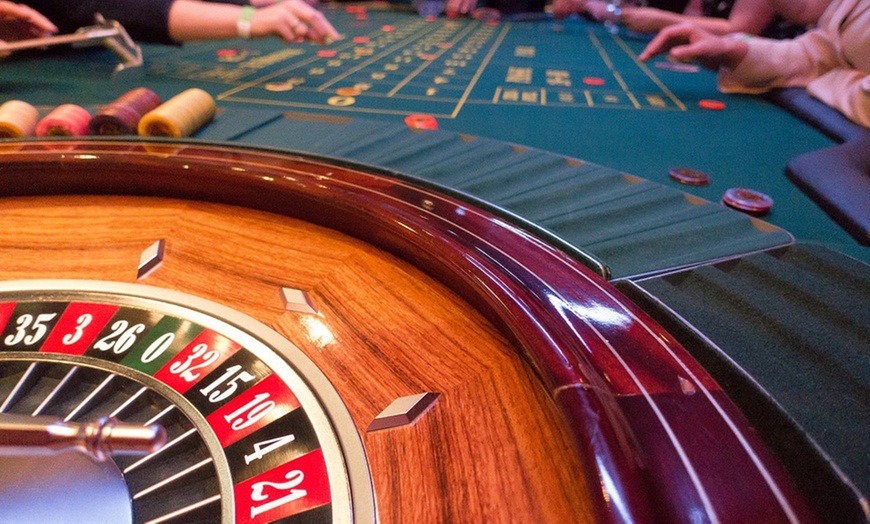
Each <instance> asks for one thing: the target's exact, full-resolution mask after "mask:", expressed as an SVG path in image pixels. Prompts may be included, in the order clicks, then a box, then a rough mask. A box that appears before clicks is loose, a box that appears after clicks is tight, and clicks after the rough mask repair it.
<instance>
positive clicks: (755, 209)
mask: <svg viewBox="0 0 870 524" xmlns="http://www.w3.org/2000/svg"><path fill="white" fill-rule="evenodd" d="M722 203H723V204H725V205H726V206H728V207H732V208H734V209H737V210H739V211H743V212H745V213H749V214H750V215H759V216H760V215H766V214H767V213H769V212H770V210H771V209H772V208H773V199H772V198H770V197H769V196H768V195H765V194H764V193H761V192H759V191H755V190H754V189H745V188H742V187H732V188H731V189H729V190H728V191H726V192H725V195H723V196H722Z"/></svg>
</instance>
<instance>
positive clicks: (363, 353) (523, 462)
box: [0, 140, 811, 523]
mask: <svg viewBox="0 0 870 524" xmlns="http://www.w3.org/2000/svg"><path fill="white" fill-rule="evenodd" d="M4 147H6V149H4V150H3V155H2V164H3V172H4V177H3V180H2V191H0V199H2V200H0V202H2V215H3V222H4V225H5V227H4V228H3V232H2V234H0V255H2V256H0V260H2V262H0V277H2V280H3V281H4V282H3V283H2V285H0V325H2V326H3V330H4V331H3V332H2V339H0V342H2V347H0V402H2V406H0V414H3V415H4V416H5V415H17V416H22V415H24V416H30V417H37V416H52V417H57V418H59V419H62V420H64V421H69V422H82V423H85V422H90V421H93V420H97V419H99V418H101V417H106V416H110V417H115V418H117V419H119V420H122V421H124V422H126V423H138V424H146V425H147V424H160V425H161V426H163V427H164V429H165V431H166V433H167V443H166V445H165V446H163V447H162V448H161V449H160V450H158V451H155V452H153V453H151V454H149V455H146V456H144V457H127V456H116V457H115V458H114V460H111V461H107V462H106V463H103V464H102V465H97V466H94V464H93V463H92V462H91V461H88V460H81V459H80V457H79V458H70V457H69V456H67V455H62V457H64V458H57V457H53V458H51V459H45V458H42V457H26V458H23V459H22V458H20V457H4V458H3V460H4V461H6V465H5V466H4V469H7V470H8V471H12V472H17V473H16V474H15V475H13V476H11V477H10V478H15V479H19V480H17V481H16V480H12V481H9V482H7V483H6V484H4V485H0V487H2V488H3V489H2V491H3V492H4V493H6V495H5V496H6V497H7V498H8V499H9V500H13V499H14V500H15V501H17V502H16V503H17V504H18V506H15V507H19V506H20V507H22V508H23V509H21V510H20V511H22V512H25V511H29V512H31V513H27V515H31V514H38V515H47V517H44V518H48V519H51V518H52V516H57V515H61V514H65V513H70V512H73V509H72V506H75V505H76V504H73V503H70V504H69V505H68V506H65V505H64V503H63V501H65V500H68V499H76V500H78V501H79V502H78V504H77V506H79V509H77V510H75V511H78V513H77V514H81V513H82V512H85V513H86V512H87V511H91V510H88V509H87V507H88V505H87V504H84V503H83V501H85V500H98V501H102V502H104V504H103V506H104V507H105V508H109V507H112V508H118V509H117V510H112V511H113V512H112V513H110V514H111V515H112V516H113V517H112V520H114V521H123V522H143V523H144V522H150V523H158V522H198V521H201V522H258V523H259V522H409V521H420V522H457V521H487V522H517V521H522V522H531V521H536V520H538V521H543V522H567V521H593V520H595V521H604V522H620V521H632V520H638V521H656V520H661V519H666V520H670V521H682V520H686V519H701V520H707V521H732V520H733V521H736V520H739V519H745V518H748V517H753V518H763V519H764V520H765V521H768V522H776V521H793V520H794V519H795V517H796V515H802V516H803V515H811V511H810V510H809V509H807V507H806V503H805V502H804V500H803V499H802V497H801V496H800V495H799V494H798V493H797V491H796V489H795V488H794V486H793V485H792V483H791V481H790V479H789V478H788V475H787V474H786V473H785V472H784V470H783V469H782V468H781V466H779V465H778V463H777V462H776V460H775V459H773V458H772V456H771V455H770V453H769V452H768V451H766V449H765V447H764V445H763V444H761V443H760V441H758V439H757V438H756V437H755V436H754V435H753V433H752V431H751V429H750V428H749V427H748V424H747V422H746V421H745V419H743V418H742V416H741V414H740V413H739V411H738V410H737V409H736V408H735V407H734V406H733V405H732V404H730V402H729V401H728V399H727V397H726V396H725V395H724V393H723V392H722V391H721V389H720V388H719V386H718V385H717V384H716V383H715V381H713V380H712V379H711V378H710V377H709V375H707V373H706V372H705V371H704V369H703V368H702V367H701V366H700V365H699V364H697V363H696V362H695V361H694V360H693V359H692V358H691V357H690V356H689V355H688V353H686V352H685V350H684V349H683V348H681V347H680V346H679V344H677V343H676V342H675V341H674V339H673V338H672V337H671V336H670V335H668V333H667V332H665V331H664V330H663V329H662V328H661V327H659V326H657V325H656V324H655V323H654V322H653V321H652V320H651V319H649V318H648V317H647V316H646V315H645V314H644V313H643V311H641V310H640V309H639V308H637V307H636V306H634V305H633V304H632V303H630V302H629V301H628V300H627V299H625V298H624V297H622V295H620V294H619V293H618V292H617V291H616V290H615V288H613V287H611V286H610V285H609V284H608V283H607V282H605V281H604V280H603V279H601V278H600V277H599V276H598V275H596V274H595V273H593V272H592V271H591V270H589V269H587V268H586V267H584V266H583V265H582V264H580V263H579V262H578V261H577V260H575V259H573V258H571V257H569V256H567V255H565V254H564V253H562V252H561V251H559V250H558V249H555V248H554V247H552V246H550V245H548V244H547V243H545V242H543V241H541V240H539V239H538V238H536V237H535V236H533V235H532V234H530V233H529V232H527V231H526V230H525V229H523V228H521V227H519V226H518V225H517V224H515V223H514V222H512V221H511V220H510V217H509V216H504V215H501V214H499V213H496V212H494V210H491V209H488V206H487V204H485V203H483V202H475V201H473V199H470V198H467V197H462V196H461V195H456V194H452V192H451V191H449V190H447V189H444V188H439V187H435V186H432V185H431V184H426V183H422V182H420V181H417V180H413V179H410V178H408V177H405V176H403V175H399V174H396V173H390V172H385V171H382V170H379V169H376V168H368V167H365V166H358V165H353V164H349V163H347V162H344V161H341V160H336V159H329V158H322V157H314V156H310V155H300V154H295V153H287V152H281V151H270V150H262V149H247V148H239V147H232V146H227V145H212V144H206V143H185V142H164V141H156V140H155V141H150V140H142V141H126V140H88V141H74V140H73V141H63V140H58V141H41V142H19V143H16V144H14V145H10V146H4ZM46 460H49V461H51V460H53V461H55V462H45V461H46ZM51 464H56V465H58V467H51V466H50V465H51ZM22 472H38V473H37V474H36V475H35V476H36V478H37V481H36V482H34V483H33V485H34V486H42V487H43V490H44V492H43V495H48V496H41V495H40V493H39V489H35V491H34V489H24V487H23V486H24V485H25V484H26V483H25V482H24V481H23V480H21V479H22V478H24V477H27V476H28V475H26V474H24V473H22ZM76 479H78V480H76ZM723 486H725V488H723ZM734 486H739V489H738V488H735V487H734ZM76 487H78V488H80V489H78V491H77V490H76V489H74V488H76ZM91 491H93V493H90V492H91ZM74 492H75V493H80V494H78V495H69V496H66V497H64V496H62V494H69V493H74ZM52 501H54V503H52ZM7 507H12V503H11V502H10V506H7ZM82 507H84V508H86V509H81V508H82ZM16 511H17V510H16ZM106 511H109V510H108V509H107V510H106ZM114 511H116V512H114ZM22 514H24V513H22ZM19 515H21V514H16V515H15V516H19ZM92 516H93V514H92Z"/></svg>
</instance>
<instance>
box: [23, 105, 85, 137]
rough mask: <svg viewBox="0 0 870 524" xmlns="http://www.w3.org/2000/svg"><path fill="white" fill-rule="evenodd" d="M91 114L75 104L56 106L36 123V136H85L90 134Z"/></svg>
mask: <svg viewBox="0 0 870 524" xmlns="http://www.w3.org/2000/svg"><path fill="white" fill-rule="evenodd" d="M90 121H91V114H90V113H88V110H87V109H85V108H83V107H81V106H77V105H75V104H63V105H60V106H57V107H56V108H54V109H53V110H52V111H51V112H50V113H49V114H48V115H46V116H45V117H43V118H42V120H40V121H39V123H38V124H36V136H83V135H86V134H88V124H89V123H90Z"/></svg>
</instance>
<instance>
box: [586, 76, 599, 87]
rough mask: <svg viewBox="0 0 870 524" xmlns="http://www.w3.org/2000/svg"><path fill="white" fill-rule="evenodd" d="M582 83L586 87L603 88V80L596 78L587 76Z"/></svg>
mask: <svg viewBox="0 0 870 524" xmlns="http://www.w3.org/2000/svg"><path fill="white" fill-rule="evenodd" d="M583 83H584V84H586V85H588V86H603V85H604V79H603V78H599V77H597V76H587V77H586V78H584V79H583Z"/></svg>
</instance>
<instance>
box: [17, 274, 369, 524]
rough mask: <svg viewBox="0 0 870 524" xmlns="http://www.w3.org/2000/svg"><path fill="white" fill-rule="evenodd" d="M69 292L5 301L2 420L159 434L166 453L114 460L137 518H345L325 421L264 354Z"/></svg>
mask: <svg viewBox="0 0 870 524" xmlns="http://www.w3.org/2000/svg"><path fill="white" fill-rule="evenodd" d="M64 295H65V296H69V294H68V293H67V292H65V291H64ZM78 295H80V296H76V292H73V296H72V300H56V299H52V298H50V297H46V296H45V295H34V294H32V293H27V292H23V293H18V294H12V295H9V294H8V293H7V294H6V295H5V296H0V326H2V335H0V403H2V404H0V412H3V413H14V414H28V415H52V416H56V417H61V418H64V419H65V420H91V419H95V418H99V417H101V416H112V417H116V418H117V419H119V420H123V421H129V422H138V423H146V424H153V423H157V424H162V425H165V428H166V430H167V433H168V435H169V441H168V444H167V445H166V446H165V447H164V448H163V449H162V450H160V451H158V452H156V453H154V454H152V455H148V456H146V457H145V458H144V459H139V460H134V458H129V457H120V458H119V459H118V463H119V464H118V465H119V467H120V469H121V470H122V471H123V473H124V476H125V481H126V482H127V485H128V489H129V491H130V497H131V500H132V504H133V515H134V519H135V522H166V521H169V522H173V521H178V522H183V521H185V519H189V518H192V517H194V516H195V517H196V518H200V519H201V518H205V519H206V520H212V521H215V522H217V521H221V522H232V521H235V522H249V523H266V522H274V521H277V520H281V519H285V518H288V517H294V516H296V517H298V518H302V519H303V521H306V522H320V521H332V519H333V518H338V519H339V520H341V519H343V518H345V517H347V515H346V512H347V511H349V509H348V508H349V507H350V502H349V501H348V500H344V499H345V498H346V497H347V495H345V494H346V493H348V491H349V490H348V485H347V484H348V482H349V481H348V480H347V475H346V473H345V472H344V469H345V466H344V459H343V458H342V455H343V454H344V453H345V450H343V449H337V447H336V444H335V439H336V437H335V435H334V434H333V429H330V428H331V424H333V423H332V422H327V423H325V424H324V420H323V418H322V417H323V414H322V412H320V409H321V408H320V407H319V404H317V403H316V402H315V403H312V401H311V400H310V397H311V392H310V391H309V390H308V387H307V386H306V385H303V384H307V382H301V381H299V378H298V376H297V375H296V374H295V372H294V371H293V370H292V369H291V368H290V367H287V366H282V365H281V364H280V363H279V364H276V361H275V360H274V357H275V354H274V353H273V352H272V351H271V350H270V349H269V348H267V347H266V346H264V345H261V344H260V343H259V342H258V341H257V340H256V339H248V337H247V335H241V336H236V335H235V334H234V333H235V332H234V331H233V328H228V327H226V325H225V324H224V323H223V322H222V321H217V320H215V319H214V318H213V317H210V316H206V317H203V316H202V314H201V311H200V312H196V311H194V312H188V310H186V309H184V308H181V309H177V308H176V309H174V310H173V311H172V313H168V312H167V308H166V307H162V303H161V302H154V301H153V300H145V301H136V300H134V301H133V302H130V300H127V299H123V300H118V299H112V298H107V297H105V296H104V295H99V294H98V295H95V294H93V293H90V294H89V293H84V292H79V293H78ZM189 317H194V318H196V319H197V320H196V321H194V320H191V319H190V318H189ZM203 318H204V319H205V321H202V320H201V319H203ZM205 324H208V325H205ZM264 351H265V352H264ZM73 375H75V379H74V380H69V377H72V376H73ZM64 377H66V379H65V378H64ZM308 379H309V377H306V381H307V380H308ZM314 383H315V384H316V383H317V382H316V380H315V382H314ZM321 387H322V385H321ZM330 409H331V410H333V411H335V409H336V406H332V407H331V408H330ZM333 415H334V413H330V417H331V416H333ZM146 419H147V420H146ZM351 441H353V439H351ZM364 473H365V474H366V475H367V473H366V472H364ZM357 474H358V473H357ZM181 488H183V489H181ZM336 494H337V495H336ZM362 506H365V504H363V505H362ZM173 518H174V519H176V520H172V519H173ZM179 519H180V520H179ZM233 519H235V520H233ZM282 521H283V520H282Z"/></svg>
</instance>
